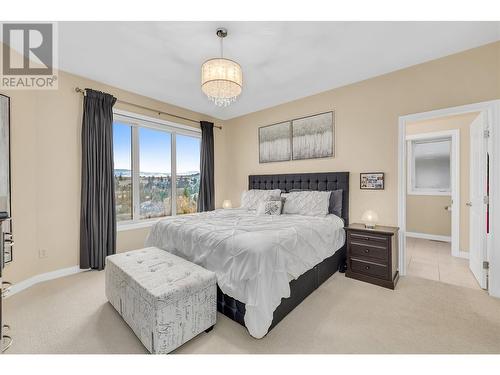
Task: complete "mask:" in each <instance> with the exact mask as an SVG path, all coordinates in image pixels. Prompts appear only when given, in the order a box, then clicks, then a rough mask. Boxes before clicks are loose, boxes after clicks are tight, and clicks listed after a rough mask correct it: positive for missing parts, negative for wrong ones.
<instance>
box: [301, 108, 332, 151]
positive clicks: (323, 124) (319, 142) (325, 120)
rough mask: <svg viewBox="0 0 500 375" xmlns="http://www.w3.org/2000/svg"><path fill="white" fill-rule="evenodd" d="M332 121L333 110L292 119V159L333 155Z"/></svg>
mask: <svg viewBox="0 0 500 375" xmlns="http://www.w3.org/2000/svg"><path fill="white" fill-rule="evenodd" d="M333 122H334V120H333V112H327V113H321V114H319V115H314V116H309V117H304V118H301V119H297V120H293V121H292V139H293V142H292V147H293V148H292V149H293V160H302V159H315V158H326V157H331V156H333V155H334V150H333V145H334V139H333V137H334V133H333V126H334V123H333Z"/></svg>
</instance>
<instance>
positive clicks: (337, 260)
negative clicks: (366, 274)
mask: <svg viewBox="0 0 500 375" xmlns="http://www.w3.org/2000/svg"><path fill="white" fill-rule="evenodd" d="M345 260H346V245H344V246H342V247H341V248H340V249H339V250H338V251H337V252H335V254H333V255H332V256H331V257H329V258H326V259H325V260H323V261H322V262H321V263H319V264H318V265H316V266H315V267H314V268H311V269H310V270H309V271H307V272H306V273H304V274H303V275H301V276H300V277H299V278H298V279H296V280H292V281H291V282H290V297H288V298H283V299H282V300H281V303H280V305H279V306H278V307H277V308H276V310H274V314H273V322H272V323H271V326H270V327H269V331H270V330H271V329H273V328H274V327H275V326H276V324H278V323H279V322H280V321H281V320H282V319H283V318H284V317H285V316H287V315H288V313H289V312H290V311H292V310H293V309H294V308H295V307H296V306H298V305H299V304H300V303H301V302H302V301H303V300H304V299H305V298H306V297H307V296H308V295H309V294H311V293H312V292H314V291H315V290H316V289H317V288H318V287H319V286H320V285H321V284H323V283H324V282H325V281H326V280H328V278H329V277H330V276H331V275H333V274H334V273H335V272H337V270H339V269H342V268H343V267H344V265H345ZM217 310H218V311H219V312H220V313H222V314H224V315H225V316H227V317H228V318H230V319H232V320H234V321H235V322H237V323H239V324H241V325H242V326H245V304H244V303H242V302H240V301H238V300H236V299H234V298H232V297H230V296H228V295H227V294H224V293H222V291H221V290H220V288H219V287H218V286H217ZM269 331H268V332H269Z"/></svg>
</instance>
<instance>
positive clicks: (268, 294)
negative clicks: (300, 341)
mask: <svg viewBox="0 0 500 375" xmlns="http://www.w3.org/2000/svg"><path fill="white" fill-rule="evenodd" d="M343 227H344V224H343V221H342V219H340V218H339V217H337V216H335V215H326V216H323V217H312V216H301V215H278V216H271V215H262V216H257V215H256V214H255V212H252V211H246V210H241V209H233V210H216V211H211V212H203V213H198V214H191V215H182V216H175V217H170V218H166V219H163V220H161V221H159V222H158V223H156V224H155V225H154V226H153V228H152V229H151V232H150V233H149V236H148V238H147V239H146V246H156V247H159V248H161V249H164V250H166V251H168V252H170V253H173V254H175V255H178V256H180V257H183V258H185V259H188V260H190V261H192V262H194V263H196V264H199V265H200V266H202V267H204V268H206V269H208V270H211V271H213V272H215V273H216V275H217V283H218V285H219V287H220V289H221V290H222V291H223V292H224V293H225V294H227V295H229V296H231V297H233V298H235V299H237V300H239V301H241V302H243V303H244V304H245V308H246V313H245V325H246V327H247V328H248V331H249V332H250V334H251V335H252V336H253V337H256V338H261V337H263V336H264V335H265V334H266V333H267V331H268V329H269V327H270V325H271V323H272V320H273V312H274V310H275V309H276V307H278V305H279V304H280V303H281V299H282V298H286V297H289V296H290V286H289V280H290V277H291V278H294V279H296V278H298V277H299V276H300V275H302V274H303V273H304V272H306V271H308V270H309V269H311V268H313V267H314V266H315V265H316V264H318V263H320V262H321V261H322V260H323V259H325V258H328V257H329V256H331V255H333V254H334V253H335V252H336V251H337V250H338V249H340V248H341V247H342V245H343V244H344V241H345V234H344V230H343Z"/></svg>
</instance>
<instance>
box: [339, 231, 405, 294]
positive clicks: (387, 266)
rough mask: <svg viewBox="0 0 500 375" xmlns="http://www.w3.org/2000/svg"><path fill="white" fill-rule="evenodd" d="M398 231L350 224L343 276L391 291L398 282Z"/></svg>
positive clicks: (347, 232)
mask: <svg viewBox="0 0 500 375" xmlns="http://www.w3.org/2000/svg"><path fill="white" fill-rule="evenodd" d="M398 230H399V228H396V227H385V226H381V225H377V226H376V227H375V228H374V229H368V228H365V225H364V224H351V225H349V226H348V227H347V228H345V231H346V234H347V270H346V273H345V275H346V277H350V278H353V279H357V280H361V281H366V282H368V283H371V284H376V285H380V286H383V287H385V288H390V289H394V287H395V286H396V283H397V282H398V279H399V272H398Z"/></svg>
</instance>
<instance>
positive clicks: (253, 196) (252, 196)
mask: <svg viewBox="0 0 500 375" xmlns="http://www.w3.org/2000/svg"><path fill="white" fill-rule="evenodd" d="M280 194H281V190H280V189H275V190H257V189H252V190H248V191H244V192H243V194H242V195H241V207H242V208H246V209H248V210H256V209H257V206H258V204H259V202H264V201H268V200H270V199H279V197H280Z"/></svg>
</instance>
